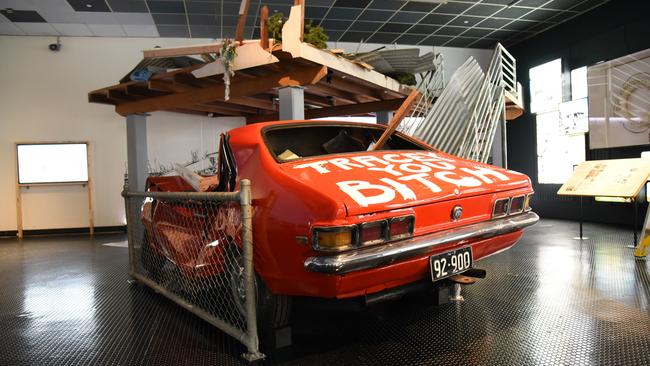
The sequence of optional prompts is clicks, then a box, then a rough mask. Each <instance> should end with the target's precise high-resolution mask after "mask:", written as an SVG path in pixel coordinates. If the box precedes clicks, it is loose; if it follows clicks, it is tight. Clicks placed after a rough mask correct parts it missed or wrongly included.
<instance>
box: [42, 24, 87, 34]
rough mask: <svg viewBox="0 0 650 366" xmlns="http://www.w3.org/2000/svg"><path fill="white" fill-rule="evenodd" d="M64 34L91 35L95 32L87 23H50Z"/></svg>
mask: <svg viewBox="0 0 650 366" xmlns="http://www.w3.org/2000/svg"><path fill="white" fill-rule="evenodd" d="M50 25H52V27H54V29H55V30H56V31H57V32H59V34H61V35H62V36H71V37H90V36H92V35H93V32H91V31H90V29H88V27H87V26H86V25H85V24H70V23H50Z"/></svg>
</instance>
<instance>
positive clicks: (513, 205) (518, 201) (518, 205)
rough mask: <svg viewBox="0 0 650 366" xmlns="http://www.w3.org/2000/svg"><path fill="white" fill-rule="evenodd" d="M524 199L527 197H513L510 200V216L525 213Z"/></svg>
mask: <svg viewBox="0 0 650 366" xmlns="http://www.w3.org/2000/svg"><path fill="white" fill-rule="evenodd" d="M524 198H525V196H518V197H513V198H512V200H510V210H509V211H508V213H509V214H510V215H513V214H518V213H522V212H523V211H524Z"/></svg>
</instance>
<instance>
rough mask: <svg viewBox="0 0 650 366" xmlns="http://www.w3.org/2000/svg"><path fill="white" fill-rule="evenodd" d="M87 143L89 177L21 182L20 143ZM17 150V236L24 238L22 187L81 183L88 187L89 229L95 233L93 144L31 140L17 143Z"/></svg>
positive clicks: (91, 232) (15, 150)
mask: <svg viewBox="0 0 650 366" xmlns="http://www.w3.org/2000/svg"><path fill="white" fill-rule="evenodd" d="M68 143H69V144H85V145H86V147H87V148H86V154H87V160H86V161H87V168H88V179H87V180H86V181H81V182H47V183H20V182H19V179H18V176H19V170H18V169H19V167H18V145H37V144H68ZM14 152H15V154H16V155H15V162H16V228H17V230H16V236H17V237H18V238H19V239H22V238H23V207H22V206H23V205H22V201H23V200H22V189H23V188H25V189H30V188H32V187H52V186H71V185H73V186H74V185H81V186H83V187H86V189H87V191H88V231H89V234H90V235H91V236H93V235H94V234H95V223H94V212H95V209H94V203H93V179H92V174H91V172H92V171H93V170H92V168H93V166H92V159H91V157H92V153H91V145H90V143H88V142H39V143H34V142H29V143H20V142H17V143H15V146H14Z"/></svg>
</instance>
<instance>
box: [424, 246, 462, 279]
mask: <svg viewBox="0 0 650 366" xmlns="http://www.w3.org/2000/svg"><path fill="white" fill-rule="evenodd" d="M429 264H430V266H431V279H432V280H433V281H438V280H441V279H443V278H447V277H450V276H453V275H456V274H459V273H463V272H465V271H467V270H468V269H470V268H472V247H465V248H461V249H457V250H452V251H450V252H446V253H442V254H438V255H432V256H431V257H429Z"/></svg>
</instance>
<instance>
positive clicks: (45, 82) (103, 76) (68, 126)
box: [0, 36, 243, 231]
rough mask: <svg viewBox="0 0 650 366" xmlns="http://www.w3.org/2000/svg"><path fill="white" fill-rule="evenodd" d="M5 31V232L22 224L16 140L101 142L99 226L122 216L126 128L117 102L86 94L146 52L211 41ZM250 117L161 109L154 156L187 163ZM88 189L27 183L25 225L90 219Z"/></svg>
mask: <svg viewBox="0 0 650 366" xmlns="http://www.w3.org/2000/svg"><path fill="white" fill-rule="evenodd" d="M54 41H55V39H54V38H53V37H17V36H0V172H2V173H1V174H0V203H1V204H0V231H6V230H16V209H15V204H14V202H15V201H14V200H15V186H14V182H15V179H16V173H15V165H14V164H15V155H14V154H15V153H14V143H15V142H29V141H61V140H67V141H69V140H76V141H89V142H90V143H91V144H92V148H93V157H94V159H93V160H94V169H93V171H92V172H90V173H91V174H93V176H94V179H95V195H94V198H95V224H96V225H97V226H116V225H123V224H124V204H123V201H122V198H121V196H120V192H121V189H122V184H123V175H124V172H125V164H126V163H125V162H126V128H125V127H126V126H125V120H124V118H123V117H120V116H119V115H118V114H117V113H115V111H114V108H113V107H111V106H105V105H100V104H90V103H88V97H87V93H88V92H89V91H91V90H93V89H98V88H101V87H104V86H108V85H111V84H115V83H117V81H118V80H119V79H120V78H121V77H122V76H124V75H125V74H126V73H127V72H128V71H129V70H131V69H132V68H133V66H134V65H135V64H136V63H137V62H139V61H140V59H141V57H142V54H141V53H140V51H141V50H143V49H147V48H153V47H154V46H156V45H159V46H162V47H168V46H177V45H186V44H192V43H205V42H207V41H208V40H205V39H194V40H188V39H169V38H161V39H160V38H85V37H71V38H62V39H61V43H62V44H63V47H62V49H61V51H60V52H56V53H54V52H51V51H49V50H48V48H47V46H48V44H50V43H53V42H54ZM242 124H243V120H242V119H238V118H229V119H213V118H207V117H206V118H202V117H197V116H186V115H181V114H175V113H164V112H156V113H154V114H153V115H152V116H151V117H149V119H148V122H147V127H148V133H147V135H148V145H149V151H150V161H153V160H154V159H155V160H157V161H159V162H173V161H177V162H185V161H188V160H190V157H191V156H190V153H191V151H194V150H196V151H198V152H199V153H203V152H210V151H216V144H217V142H218V137H219V133H220V132H221V131H226V130H228V129H231V128H232V127H236V126H239V125H242ZM87 202H88V201H87V194H86V191H85V189H84V188H82V187H79V186H65V187H62V186H58V187H33V188H30V189H23V213H24V214H23V217H24V228H25V229H51V228H66V227H84V226H87V225H88V216H87Z"/></svg>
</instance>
